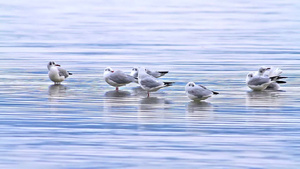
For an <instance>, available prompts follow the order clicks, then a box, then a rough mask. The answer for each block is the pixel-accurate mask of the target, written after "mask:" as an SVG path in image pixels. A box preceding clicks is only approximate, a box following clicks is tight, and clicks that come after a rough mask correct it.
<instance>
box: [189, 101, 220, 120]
mask: <svg viewBox="0 0 300 169" xmlns="http://www.w3.org/2000/svg"><path fill="white" fill-rule="evenodd" d="M213 109H214V107H213V105H212V104H211V103H209V102H205V101H190V102H189V103H188V105H187V111H186V116H187V118H191V119H197V120H199V119H209V118H211V117H212V116H211V113H212V112H213Z"/></svg>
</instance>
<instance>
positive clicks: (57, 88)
mask: <svg viewBox="0 0 300 169" xmlns="http://www.w3.org/2000/svg"><path fill="white" fill-rule="evenodd" d="M66 91H67V87H66V86H64V85H62V84H53V85H50V86H49V87H48V94H49V96H51V97H64V96H66V93H67V92H66Z"/></svg>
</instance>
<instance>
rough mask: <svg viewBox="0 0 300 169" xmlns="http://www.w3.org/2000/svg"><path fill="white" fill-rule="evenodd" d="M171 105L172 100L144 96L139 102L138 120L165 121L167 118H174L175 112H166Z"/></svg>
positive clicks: (141, 121)
mask: <svg viewBox="0 0 300 169" xmlns="http://www.w3.org/2000/svg"><path fill="white" fill-rule="evenodd" d="M171 105H172V102H170V101H169V100H166V99H164V98H157V97H148V98H142V99H141V100H140V102H139V109H138V120H139V122H140V123H159V122H165V119H172V117H173V116H174V115H175V114H173V113H167V114H166V112H168V111H166V110H168V109H170V108H171Z"/></svg>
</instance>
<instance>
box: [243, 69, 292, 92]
mask: <svg viewBox="0 0 300 169" xmlns="http://www.w3.org/2000/svg"><path fill="white" fill-rule="evenodd" d="M279 79H281V78H280V77H279V76H273V77H267V76H259V75H255V73H248V75H247V77H246V84H247V86H248V87H249V88H250V89H252V90H255V91H262V90H265V89H266V88H267V87H268V86H269V85H271V84H273V83H278V84H279V83H286V82H285V81H280V80H279Z"/></svg>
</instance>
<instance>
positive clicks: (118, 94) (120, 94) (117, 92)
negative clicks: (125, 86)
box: [104, 90, 131, 97]
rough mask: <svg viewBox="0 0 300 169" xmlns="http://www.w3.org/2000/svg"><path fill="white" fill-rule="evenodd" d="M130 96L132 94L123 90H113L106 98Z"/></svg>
mask: <svg viewBox="0 0 300 169" xmlns="http://www.w3.org/2000/svg"><path fill="white" fill-rule="evenodd" d="M130 95H131V94H130V92H128V91H122V90H112V91H108V92H106V93H105V94H104V96H105V97H128V96H130Z"/></svg>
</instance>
